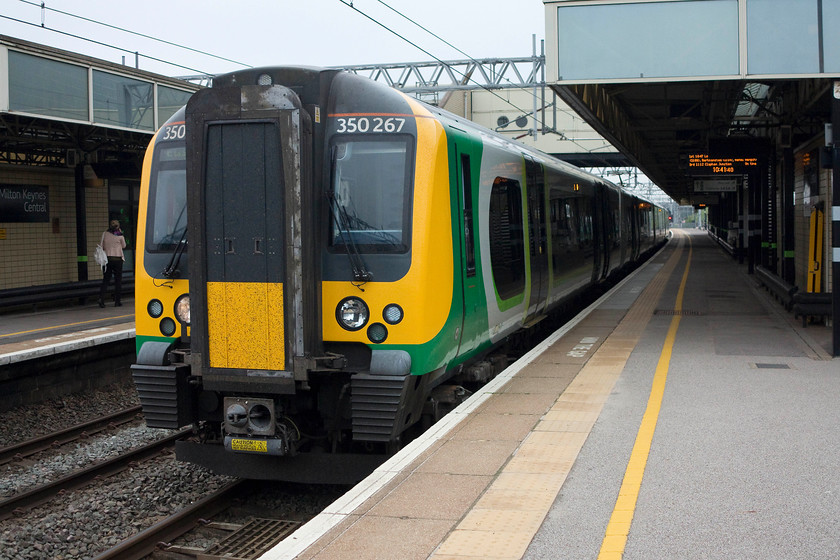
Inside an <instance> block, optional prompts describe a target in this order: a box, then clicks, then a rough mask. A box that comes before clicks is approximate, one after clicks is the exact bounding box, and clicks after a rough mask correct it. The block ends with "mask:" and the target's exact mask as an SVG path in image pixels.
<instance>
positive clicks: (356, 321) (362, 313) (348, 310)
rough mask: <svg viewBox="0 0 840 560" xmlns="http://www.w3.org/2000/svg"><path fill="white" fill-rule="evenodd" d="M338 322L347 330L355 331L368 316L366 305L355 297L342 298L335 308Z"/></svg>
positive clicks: (365, 321)
mask: <svg viewBox="0 0 840 560" xmlns="http://www.w3.org/2000/svg"><path fill="white" fill-rule="evenodd" d="M335 317H336V319H337V320H338V324H339V325H341V326H342V327H343V328H345V329H347V330H348V331H357V330H359V329H361V328H362V327H364V326H365V325H366V324H367V322H368V319H369V318H370V311H368V306H367V304H365V302H363V301H362V300H360V299H359V298H356V297H348V298H344V299H343V300H341V301H340V302H339V303H338V307H336V309H335Z"/></svg>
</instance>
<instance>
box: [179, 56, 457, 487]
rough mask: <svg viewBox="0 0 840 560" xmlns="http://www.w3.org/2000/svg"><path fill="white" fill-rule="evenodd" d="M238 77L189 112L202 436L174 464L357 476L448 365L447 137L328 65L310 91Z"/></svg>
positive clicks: (296, 475) (195, 360)
mask: <svg viewBox="0 0 840 560" xmlns="http://www.w3.org/2000/svg"><path fill="white" fill-rule="evenodd" d="M298 74H300V73H298ZM303 74H304V78H306V79H307V82H313V81H314V83H315V84H318V79H317V78H313V76H312V75H309V76H307V75H305V74H306V72H303ZM315 75H317V74H315ZM239 78H240V79H239V83H238V84H237V85H236V86H235V87H233V86H230V87H214V88H212V89H209V90H203V91H202V92H199V93H198V94H196V95H195V96H193V98H192V99H191V100H190V102H189V104H188V107H187V115H186V122H187V130H188V139H187V140H188V142H187V145H188V154H190V155H189V157H188V161H187V166H188V173H187V177H188V188H187V191H188V200H189V238H190V240H191V243H190V251H189V256H190V270H191V277H190V294H191V298H192V308H193V314H192V324H191V333H192V337H191V343H192V345H191V348H192V350H191V355H190V357H189V363H190V376H189V379H190V387H189V388H188V389H186V390H187V391H191V392H192V397H193V398H192V399H191V401H192V402H191V406H192V407H193V408H192V411H191V412H190V413H189V415H191V416H192V418H193V420H194V421H195V422H196V425H197V426H201V437H202V438H203V439H202V442H201V443H196V442H186V443H179V445H178V450H177V453H178V457H179V459H183V460H187V461H190V462H195V463H199V464H203V465H205V466H208V467H210V468H212V469H213V470H216V471H217V472H222V473H226V474H230V475H234V476H243V477H249V478H279V479H285V480H297V481H309V480H323V479H330V480H333V481H346V482H352V481H354V480H357V479H358V478H359V477H360V476H361V475H363V474H364V473H366V472H369V470H370V469H371V468H373V466H375V465H376V464H377V463H378V462H381V460H382V453H383V452H384V453H387V452H388V451H390V450H391V449H393V448H394V444H395V443H397V442H398V441H399V437H400V434H401V433H402V432H403V431H404V430H405V429H406V428H407V427H408V426H410V425H412V424H413V423H415V422H417V421H418V420H419V419H420V417H421V413H422V408H423V404H424V402H425V397H426V395H427V391H428V387H427V383H428V379H429V378H430V376H428V375H420V374H423V373H426V372H429V371H431V370H432V369H434V368H435V367H437V366H438V365H439V364H441V363H445V362H446V360H448V359H451V355H450V353H451V352H452V345H451V340H452V336H453V332H454V333H457V332H458V331H457V327H456V325H457V326H460V322H459V321H460V319H459V317H460V316H458V317H456V316H455V315H457V314H455V315H453V312H452V309H453V306H452V291H453V287H452V286H453V284H452V278H453V264H452V247H453V241H452V238H451V231H452V226H451V223H450V219H451V216H450V213H451V212H452V208H451V205H450V199H449V183H448V179H447V173H448V169H447V167H446V161H447V160H446V154H445V150H446V146H445V142H443V141H442V138H443V134H442V130H441V127H440V124H439V123H437V121H435V120H434V119H431V118H429V117H430V115H429V114H428V112H427V111H425V109H423V108H422V107H420V105H419V104H417V103H415V102H411V101H410V100H408V99H407V98H405V97H404V96H402V95H400V94H398V93H396V92H393V91H392V90H390V89H388V88H384V87H383V86H379V85H375V89H370V90H366V89H365V88H368V87H371V88H372V87H374V86H370V85H369V84H370V82H367V81H364V82H362V81H360V80H361V79H360V78H358V77H355V76H352V75H348V74H339V75H337V76H334V77H333V76H330V78H332V79H331V83H330V80H325V79H323V74H322V75H321V78H322V79H321V85H320V86H319V87H316V88H315V90H317V91H316V93H315V94H314V95H309V97H308V98H305V97H304V96H300V97H299V96H298V93H300V91H301V89H303V90H306V87H307V86H306V85H302V86H301V87H294V88H291V87H286V86H281V85H272V86H256V85H253V86H252V85H241V84H245V83H247V80H246V79H245V78H244V77H243V76H239ZM278 81H279V80H278ZM221 82H223V80H220V83H221ZM362 83H363V84H365V85H364V87H361V86H360V85H359V84H362ZM319 88H320V89H319ZM310 89H311V88H310ZM304 103H306V105H305V106H304ZM388 103H390V104H391V106H388V105H387V104H388ZM366 104H367V106H366ZM324 109H326V110H324ZM415 113H418V115H419V116H417V117H416V118H415ZM312 115H315V117H316V118H315V119H311V118H310V117H311V116H312ZM379 115H381V117H380V116H379ZM394 115H399V116H397V117H394ZM318 119H320V121H319V120H318ZM377 127H379V129H380V133H378V134H376V133H374V130H375V128H377ZM313 146H314V149H311V148H312V147H313ZM310 150H311V151H313V152H315V154H314V155H313V154H311V153H310ZM196 154H199V157H195V156H196ZM319 154H320V156H319ZM415 155H416V156H417V157H418V158H420V159H421V161H423V162H424V164H423V165H415ZM383 165H384V166H394V167H398V168H399V169H401V170H402V171H400V172H398V173H397V174H399V173H402V174H403V175H404V177H405V180H404V185H403V183H402V182H398V184H397V188H404V189H405V191H404V192H403V193H402V194H401V195H400V200H399V201H394V200H391V199H390V198H389V197H388V196H385V195H387V194H388V193H387V192H384V191H382V192H379V191H377V189H380V188H381V189H386V188H393V187H389V184H391V183H393V182H392V181H387V180H384V179H382V180H380V177H383V178H388V177H389V175H388V173H383V169H382V168H381V166H383ZM315 176H317V177H320V179H317V178H313V177H315ZM372 181H380V182H379V183H376V184H373V183H372ZM365 186H366V187H365ZM363 187H365V188H364V189H363ZM394 208H396V210H394V212H392V213H390V214H389V212H388V211H389V210H390V209H394ZM377 209H379V210H381V211H379V210H377ZM394 214H396V215H394ZM374 218H376V220H379V219H380V218H381V219H382V220H383V221H387V222H388V223H387V224H385V223H384V222H383V223H379V222H378V221H375V220H374ZM391 218H393V219H391ZM392 222H393V223H394V224H396V225H391V223H392ZM193 240H194V241H193ZM418 263H420V264H418ZM417 302H421V303H417ZM362 307H364V319H363V320H361V321H357V319H358V318H357V317H355V315H357V314H359V315H361V311H360V310H361V308H362ZM281 341H282V343H281ZM218 435H220V437H221V441H212V439H213V438H214V437H216V436H218ZM369 451H373V452H374V453H373V454H371V453H368V452H369ZM327 471H329V472H327Z"/></svg>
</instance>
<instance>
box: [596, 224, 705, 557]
mask: <svg viewBox="0 0 840 560" xmlns="http://www.w3.org/2000/svg"><path fill="white" fill-rule="evenodd" d="M686 238H687V239H688V259H687V261H686V263H685V272H684V273H683V277H682V281H681V282H680V288H679V291H677V301H676V303H675V304H674V310H675V311H676V313H675V314H674V317H673V319H671V326H670V327H669V328H668V334H667V335H666V336H665V344H664V345H663V348H662V353H661V354H660V355H659V363H658V364H657V365H656V372H655V373H654V376H653V384H652V386H651V389H650V397H649V398H648V404H647V408H646V409H645V414H644V416H643V417H642V423H641V425H640V426H639V432H638V433H637V434H636V443H635V444H634V445H633V451H632V452H631V453H630V461H629V462H628V463H627V470H626V471H625V473H624V480H623V481H622V483H621V489H620V490H619V491H618V499H617V500H616V502H615V508H614V509H613V512H612V516H611V517H610V521H609V524H607V530H606V533H605V534H604V540H603V541H602V543H601V551H600V552H599V553H598V560H620V559H621V558H622V557H623V556H624V548H625V546H626V545H627V536H628V534H629V533H630V525H631V523H632V522H633V515H634V513H635V511H636V500H637V499H638V498H639V491H640V490H641V487H642V478H643V477H644V474H645V466H646V465H647V460H648V456H649V455H650V446H651V443H652V442H653V433H654V431H655V430H656V423H657V421H658V420H659V411H660V410H661V408H662V397H663V395H664V394H665V381H666V380H667V379H668V367H669V365H670V363H671V353H672V351H673V349H674V341H675V340H676V337H677V329H678V328H679V326H680V311H682V304H683V295H684V294H685V284H686V281H687V280H688V269H689V267H690V266H691V237H689V236H686Z"/></svg>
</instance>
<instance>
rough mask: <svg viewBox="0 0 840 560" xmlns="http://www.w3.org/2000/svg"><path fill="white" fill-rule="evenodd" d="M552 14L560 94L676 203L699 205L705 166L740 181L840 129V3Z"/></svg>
mask: <svg viewBox="0 0 840 560" xmlns="http://www.w3.org/2000/svg"><path fill="white" fill-rule="evenodd" d="M545 6H546V72H547V81H548V82H549V83H550V84H551V87H552V88H553V89H554V90H555V91H556V92H557V94H558V95H559V96H560V97H561V98H562V99H563V100H564V101H565V102H566V103H567V104H569V105H570V106H571V107H572V108H573V109H575V110H576V111H577V112H578V113H579V114H580V115H581V116H583V118H584V119H585V120H587V122H589V124H590V125H591V126H593V128H595V130H596V131H597V132H598V133H600V134H601V135H603V136H604V137H605V138H607V139H608V140H609V141H610V142H612V143H613V145H615V146H616V147H617V148H618V149H619V150H621V151H622V152H623V153H624V154H625V155H626V156H627V157H629V158H630V159H631V161H632V162H633V163H634V164H635V165H637V166H638V167H639V168H640V169H642V171H644V173H645V174H646V175H647V176H648V177H649V178H650V179H651V180H652V181H654V182H655V183H656V184H657V185H658V186H659V187H660V188H662V189H663V190H664V191H665V192H666V193H668V194H669V195H670V196H671V197H672V198H674V199H675V200H677V201H681V202H685V203H690V201H691V200H692V199H693V198H696V195H695V192H696V191H695V180H696V178H697V176H698V173H697V169H696V168H697V166H698V159H697V158H699V157H705V158H706V159H705V160H704V161H705V163H707V164H710V165H709V166H708V170H709V175H711V174H713V173H715V174H720V175H724V176H725V175H732V174H733V173H734V174H737V173H738V172H739V171H738V165H739V164H740V163H742V162H743V160H747V159H749V158H753V157H760V156H762V155H766V154H770V153H772V150H771V149H770V148H771V147H772V146H778V147H784V148H787V147H790V148H794V149H795V148H796V147H797V146H798V145H799V144H801V143H804V142H807V141H809V140H812V139H814V138H815V137H817V136H821V135H822V134H824V131H825V125H826V123H830V122H831V100H832V97H833V95H834V80H836V79H837V78H838V77H840V33H838V30H840V2H835V1H827V0H646V1H645V2H626V1H617V0H586V1H574V0H572V1H551V0H546V1H545ZM692 162H693V164H692ZM716 163H717V164H718V165H715V164H716ZM730 164H732V165H730ZM715 168H717V171H715Z"/></svg>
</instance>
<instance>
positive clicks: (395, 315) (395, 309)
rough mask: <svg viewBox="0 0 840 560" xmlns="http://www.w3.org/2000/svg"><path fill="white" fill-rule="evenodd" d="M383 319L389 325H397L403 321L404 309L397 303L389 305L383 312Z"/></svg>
mask: <svg viewBox="0 0 840 560" xmlns="http://www.w3.org/2000/svg"><path fill="white" fill-rule="evenodd" d="M382 318H383V319H385V322H386V323H388V324H389V325H396V324H397V323H399V322H400V321H402V320H403V310H402V307H400V306H399V305H397V304H396V303H389V304H388V305H386V306H385V309H384V310H383V311H382Z"/></svg>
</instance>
